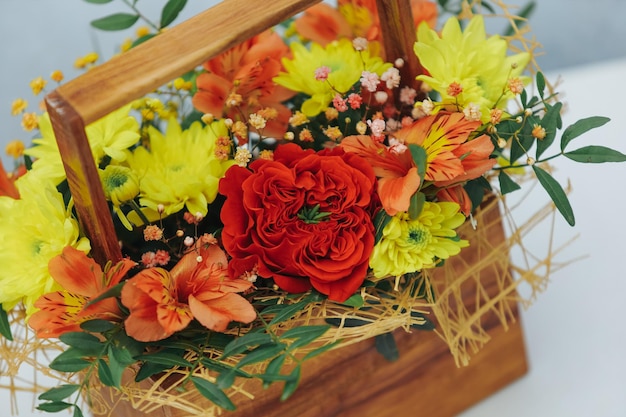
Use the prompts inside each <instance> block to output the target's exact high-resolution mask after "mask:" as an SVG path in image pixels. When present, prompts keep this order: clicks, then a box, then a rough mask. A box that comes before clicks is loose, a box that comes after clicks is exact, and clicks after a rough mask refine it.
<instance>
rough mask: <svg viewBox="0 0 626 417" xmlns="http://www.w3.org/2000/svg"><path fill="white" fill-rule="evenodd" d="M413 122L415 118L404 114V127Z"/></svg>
mask: <svg viewBox="0 0 626 417" xmlns="http://www.w3.org/2000/svg"><path fill="white" fill-rule="evenodd" d="M412 124H413V118H412V117H409V116H404V117H403V118H402V127H408V126H410V125H412Z"/></svg>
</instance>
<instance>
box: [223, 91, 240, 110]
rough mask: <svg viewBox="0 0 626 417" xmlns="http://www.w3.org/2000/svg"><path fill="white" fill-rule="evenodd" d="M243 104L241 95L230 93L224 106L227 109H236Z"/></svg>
mask: <svg viewBox="0 0 626 417" xmlns="http://www.w3.org/2000/svg"><path fill="white" fill-rule="evenodd" d="M242 102H243V97H241V94H237V93H230V94H229V95H228V97H227V98H226V106H228V107H238V106H239V105H240V104H241V103H242Z"/></svg>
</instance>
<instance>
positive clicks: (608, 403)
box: [0, 0, 626, 417]
mask: <svg viewBox="0 0 626 417" xmlns="http://www.w3.org/2000/svg"><path fill="white" fill-rule="evenodd" d="M25 3H28V4H29V5H30V7H24V6H23V5H24V4H25ZM67 3H71V4H72V8H73V9H72V10H73V11H72V12H69V14H68V11H67V9H68V8H67V7H60V6H59V5H60V4H67ZM117 3H118V2H114V6H113V7H112V9H114V10H116V11H117V10H119V8H120V7H121V5H120V4H117ZM144 3H146V4H149V3H151V2H144ZM155 3H156V2H155ZM200 3H203V4H208V3H210V2H200V1H199V0H196V1H195V2H190V9H189V12H192V11H193V10H194V8H195V10H199V9H201V8H202V7H201V5H200ZM160 4H162V2H159V5H160ZM106 7H107V6H96V5H90V4H87V3H84V2H82V1H78V0H73V1H68V0H65V1H61V0H56V1H45V2H43V1H29V2H27V1H25V0H0V70H1V73H2V74H3V75H2V77H0V82H1V83H2V84H1V85H2V86H1V88H0V113H2V114H3V117H4V114H6V113H7V112H8V111H9V110H8V106H9V105H10V102H11V100H12V99H13V98H15V97H19V96H25V95H26V94H25V92H27V93H29V89H28V85H27V84H28V81H29V80H30V79H32V78H34V77H36V76H38V75H48V73H49V72H50V71H52V70H53V69H57V68H60V69H63V70H65V71H66V72H68V74H71V71H70V68H71V65H72V62H73V60H74V59H75V58H76V57H78V56H81V55H84V54H85V53H87V52H89V51H91V50H93V49H94V47H93V41H92V39H91V38H92V35H90V33H91V32H90V30H89V29H88V27H87V23H86V22H87V21H88V20H89V19H90V18H96V17H101V16H102V15H104V14H106V12H105V10H110V9H111V8H110V9H106ZM155 9H158V7H155ZM27 11H28V12H27ZM26 12H27V13H28V17H27V19H24V18H18V17H20V16H22V14H24V13H26ZM25 22H29V23H28V24H25ZM30 22H36V23H30ZM44 22H48V23H47V24H46V23H44ZM51 22H62V23H56V24H52V23H51ZM35 25H40V26H39V27H38V28H34V27H33V26H35ZM34 29H37V30H34ZM81 33H82V34H84V35H83V36H77V34H81ZM119 39H120V37H119V36H118V35H114V36H109V35H102V34H98V43H99V44H100V45H101V50H102V52H103V54H104V55H105V56H110V53H111V51H112V50H113V45H115V44H116V41H117V40H119ZM69 40H71V42H69ZM18 63H19V64H18ZM16 68H17V70H16ZM42 71H43V72H42ZM560 74H561V75H562V76H563V80H564V82H563V84H562V85H561V87H560V88H559V90H560V91H564V92H565V96H564V98H565V99H566V100H567V102H568V103H569V111H568V112H567V113H566V114H565V116H564V122H565V125H568V124H570V123H572V122H573V121H575V120H577V119H579V118H581V117H587V116H592V115H603V116H608V117H611V118H612V121H611V122H610V123H609V124H608V125H606V126H604V127H602V128H600V129H597V130H595V131H593V132H591V133H590V134H588V135H586V136H585V137H583V138H579V139H577V140H576V141H575V142H573V143H572V145H576V144H577V145H580V146H583V145H589V144H602V145H605V146H610V147H614V148H617V149H619V150H621V151H622V152H625V153H626V141H623V140H622V137H623V136H624V132H626V121H625V120H626V119H625V118H624V117H623V116H622V113H623V112H622V105H623V104H622V101H623V99H624V97H626V94H625V93H626V86H625V83H624V76H625V75H626V60H622V61H614V62H610V61H609V62H604V63H601V64H598V65H591V66H585V67H578V68H571V69H568V70H564V71H562V72H561V73H560ZM556 75H558V73H553V74H549V79H552V80H553V79H555V77H556ZM28 98H30V97H28ZM31 101H32V100H31ZM7 103H8V104H7ZM33 103H34V102H33ZM1 120H3V122H2V123H0V126H2V130H3V133H2V137H0V143H2V144H3V146H2V147H4V143H6V142H7V141H8V140H10V139H13V137H14V136H15V137H18V136H17V135H18V134H20V135H21V133H19V132H20V129H19V121H17V119H12V122H6V120H7V119H1ZM9 123H13V124H15V125H16V126H17V128H16V129H14V131H15V132H17V133H15V135H14V134H13V133H11V134H10V137H6V135H7V133H6V132H10V131H11V130H10V129H6V127H7V125H8V124H9ZM9 127H12V126H9ZM22 138H23V139H26V137H24V136H23V135H22ZM574 147H576V146H573V148H574ZM556 166H557V168H558V169H559V171H558V172H557V174H556V175H557V177H558V178H559V179H561V180H565V179H566V178H570V179H571V180H572V184H573V186H574V190H573V192H572V194H571V196H570V200H571V202H572V206H573V208H574V212H575V214H576V217H577V226H576V228H575V229H571V228H569V227H568V226H567V225H566V224H565V223H564V222H563V221H561V220H560V219H558V221H557V237H558V240H560V241H562V242H564V241H567V240H569V239H570V238H571V237H572V236H574V235H576V234H580V238H579V239H578V240H576V241H575V242H574V243H573V244H572V245H571V246H570V247H568V250H567V251H566V252H564V253H563V256H562V257H561V258H559V259H563V260H566V259H569V258H573V257H576V256H578V255H581V254H588V255H589V257H588V258H586V259H584V260H581V261H578V262H577V263H575V264H573V265H571V266H569V267H567V268H565V269H563V270H561V271H559V272H557V273H555V274H554V275H553V276H552V279H551V283H550V285H549V287H548V290H547V291H546V292H545V293H544V294H541V295H540V296H539V298H538V300H537V301H536V303H535V304H534V305H533V306H532V307H531V308H530V309H529V310H528V311H525V312H524V313H523V325H524V329H525V337H526V343H527V350H528V355H529V361H530V372H529V374H528V375H526V376H525V377H523V378H522V379H520V380H519V381H517V382H515V383H514V384H512V385H510V386H509V387H507V388H505V389H504V390H502V391H500V392H499V393H497V394H495V395H493V396H492V397H490V398H489V399H487V400H485V401H483V402H482V403H480V404H478V405H477V406H475V407H474V408H472V409H470V410H468V411H466V412H465V413H463V414H462V417H503V416H504V417H528V416H533V417H535V416H538V417H543V416H550V417H590V416H593V417H623V416H626V382H624V381H626V358H625V357H624V345H625V344H626V326H624V324H623V317H624V316H625V315H626V303H625V302H624V300H623V297H624V294H626V279H624V277H623V272H622V271H623V260H622V258H621V256H624V255H623V253H624V245H623V243H622V239H621V238H622V233H623V230H624V229H625V226H626V220H625V219H624V216H623V209H624V207H626V196H625V195H624V189H625V187H624V184H623V182H622V179H624V178H626V164H606V165H594V166H590V165H582V164H576V163H573V162H572V163H568V162H567V161H559V162H558V163H557V164H556ZM537 195H538V196H539V197H538V198H544V196H543V194H542V193H537ZM535 239H537V240H538V241H540V240H542V239H544V238H543V237H542V236H539V237H535ZM557 246H558V244H557ZM466 388H467V387H459V389H466ZM7 398H8V395H7V393H6V392H0V404H2V405H3V406H5V405H6V404H8V400H7ZM32 404H33V401H32V397H31V396H30V395H24V396H20V413H19V416H22V417H28V416H42V415H47V414H44V413H37V412H31V411H30V410H31V408H32ZM0 415H3V416H4V415H8V407H6V406H5V407H4V408H3V411H1V412H0ZM60 415H65V414H63V413H61V414H60ZM321 417H323V416H321ZM365 417H369V416H365Z"/></svg>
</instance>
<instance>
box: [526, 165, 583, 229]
mask: <svg viewBox="0 0 626 417" xmlns="http://www.w3.org/2000/svg"><path fill="white" fill-rule="evenodd" d="M533 171H535V175H537V179H538V180H539V183H540V184H541V186H542V187H543V188H544V189H545V190H546V191H547V192H548V195H549V196H550V198H551V199H552V201H553V202H554V205H555V206H556V208H557V209H558V210H559V212H560V213H561V214H562V215H563V217H564V218H565V221H567V223H568V224H569V225H570V226H574V224H575V223H576V221H575V219H574V211H573V210H572V206H571V205H570V203H569V200H568V199H567V195H566V194H565V191H563V187H561V184H559V183H558V182H557V181H556V180H555V179H554V178H552V176H551V175H550V174H548V173H547V172H546V171H544V170H543V169H541V168H539V167H538V166H537V165H533Z"/></svg>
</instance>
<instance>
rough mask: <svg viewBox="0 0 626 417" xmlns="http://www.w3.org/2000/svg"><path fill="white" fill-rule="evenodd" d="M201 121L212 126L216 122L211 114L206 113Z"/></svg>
mask: <svg viewBox="0 0 626 417" xmlns="http://www.w3.org/2000/svg"><path fill="white" fill-rule="evenodd" d="M200 120H202V122H204V123H205V124H207V125H210V124H211V123H213V122H214V121H215V117H214V116H213V114H211V113H205V114H203V115H202V117H201V118H200Z"/></svg>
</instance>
